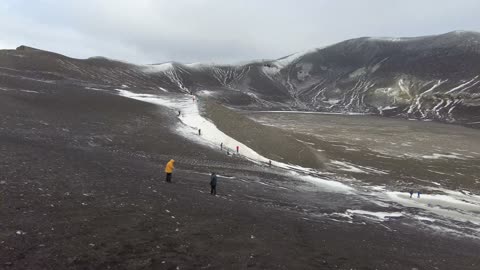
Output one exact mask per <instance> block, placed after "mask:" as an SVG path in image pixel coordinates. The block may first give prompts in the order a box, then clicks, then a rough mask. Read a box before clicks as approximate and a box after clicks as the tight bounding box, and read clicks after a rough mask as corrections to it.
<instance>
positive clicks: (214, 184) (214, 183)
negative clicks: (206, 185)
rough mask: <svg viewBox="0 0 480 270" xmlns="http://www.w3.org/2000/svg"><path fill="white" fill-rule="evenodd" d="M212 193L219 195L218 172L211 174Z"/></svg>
mask: <svg viewBox="0 0 480 270" xmlns="http://www.w3.org/2000/svg"><path fill="white" fill-rule="evenodd" d="M210 188H211V189H210V194H212V195H214V196H215V195H217V174H216V173H214V172H212V175H211V176H210Z"/></svg>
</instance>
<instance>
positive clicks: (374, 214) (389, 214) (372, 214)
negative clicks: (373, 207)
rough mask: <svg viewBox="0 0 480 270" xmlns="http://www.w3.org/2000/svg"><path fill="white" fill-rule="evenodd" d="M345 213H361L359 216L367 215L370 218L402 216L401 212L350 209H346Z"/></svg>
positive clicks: (385, 218) (386, 218)
mask: <svg viewBox="0 0 480 270" xmlns="http://www.w3.org/2000/svg"><path fill="white" fill-rule="evenodd" d="M346 213H347V214H353V215H361V216H367V217H370V218H372V217H373V218H375V219H378V220H382V221H385V220H389V219H390V218H398V217H401V216H403V214H402V213H401V212H371V211H365V210H351V209H348V210H347V211H346Z"/></svg>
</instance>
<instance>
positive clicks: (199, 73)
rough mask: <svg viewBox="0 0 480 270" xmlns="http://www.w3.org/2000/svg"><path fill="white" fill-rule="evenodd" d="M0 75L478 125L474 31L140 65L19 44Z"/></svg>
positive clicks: (6, 83) (479, 72) (3, 56)
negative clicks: (238, 58)
mask: <svg viewBox="0 0 480 270" xmlns="http://www.w3.org/2000/svg"><path fill="white" fill-rule="evenodd" d="M15 78H17V79H18V78H23V79H22V80H20V81H19V80H15ZM0 79H1V81H0V87H3V88H8V87H13V88H15V87H20V86H21V85H24V84H32V83H36V84H38V83H47V84H57V85H58V84H60V85H61V84H77V85H81V86H85V87H103V88H115V87H117V88H118V87H124V88H125V87H128V88H130V89H131V90H132V91H135V90H136V89H138V91H140V90H141V91H143V92H145V91H149V92H157V93H161V92H185V93H193V94H198V95H209V96H211V97H212V98H215V99H217V100H218V101H221V102H223V103H225V104H227V105H230V106H234V107H238V108H242V109H269V110H270V109H275V110H310V111H328V112H359V113H374V114H379V115H384V116H403V117H409V118H417V119H433V120H440V121H446V122H457V123H462V124H467V125H472V126H479V124H480V33H476V32H460V31H456V32H450V33H447V34H443V35H436V36H426V37H415V38H371V37H363V38H357V39H352V40H347V41H344V42H340V43H338V44H334V45H331V46H328V47H324V48H321V49H314V50H310V51H307V52H300V53H295V54H292V55H290V56H287V57H283V58H280V59H277V60H267V61H265V60H262V61H252V62H249V63H245V64H240V65H214V64H201V63H194V64H181V63H175V62H170V63H163V64H158V65H143V66H139V65H133V64H129V63H124V62H119V61H114V60H109V59H106V58H99V57H96V58H89V59H85V60H79V59H72V58H68V57H65V56H61V55H58V54H54V53H50V52H45V51H40V50H36V49H32V48H29V47H25V46H21V47H19V48H17V50H4V51H1V52H0ZM477 122H479V123H477Z"/></svg>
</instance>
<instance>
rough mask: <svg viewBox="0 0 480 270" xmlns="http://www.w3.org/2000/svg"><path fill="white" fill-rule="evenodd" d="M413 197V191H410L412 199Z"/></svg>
mask: <svg viewBox="0 0 480 270" xmlns="http://www.w3.org/2000/svg"><path fill="white" fill-rule="evenodd" d="M412 196H413V190H410V198H412Z"/></svg>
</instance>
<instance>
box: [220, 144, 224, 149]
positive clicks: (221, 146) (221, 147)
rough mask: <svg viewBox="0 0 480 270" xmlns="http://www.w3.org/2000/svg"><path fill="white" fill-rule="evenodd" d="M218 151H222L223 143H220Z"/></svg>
mask: <svg viewBox="0 0 480 270" xmlns="http://www.w3.org/2000/svg"><path fill="white" fill-rule="evenodd" d="M220 150H223V142H222V143H220Z"/></svg>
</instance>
